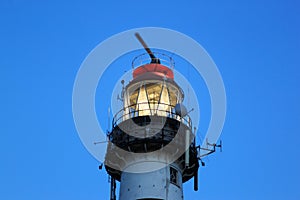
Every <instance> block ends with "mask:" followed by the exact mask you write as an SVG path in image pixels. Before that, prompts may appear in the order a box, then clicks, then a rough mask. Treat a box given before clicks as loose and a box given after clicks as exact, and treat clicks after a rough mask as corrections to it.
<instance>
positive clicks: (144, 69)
mask: <svg viewBox="0 0 300 200" xmlns="http://www.w3.org/2000/svg"><path fill="white" fill-rule="evenodd" d="M146 73H151V74H153V75H156V76H160V77H162V78H163V77H164V76H166V78H169V79H174V73H173V71H172V70H171V69H170V68H168V67H166V66H164V65H161V64H157V63H150V64H146V65H142V66H140V67H138V68H136V69H135V70H134V71H133V79H135V78H136V77H138V76H140V75H144V74H146Z"/></svg>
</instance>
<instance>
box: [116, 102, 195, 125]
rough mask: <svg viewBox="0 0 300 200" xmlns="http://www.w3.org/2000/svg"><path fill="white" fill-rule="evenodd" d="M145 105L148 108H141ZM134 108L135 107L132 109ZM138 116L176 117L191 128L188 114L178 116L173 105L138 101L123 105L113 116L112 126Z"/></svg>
mask: <svg viewBox="0 0 300 200" xmlns="http://www.w3.org/2000/svg"><path fill="white" fill-rule="evenodd" d="M145 106H147V107H148V108H143V107H145ZM134 108H136V109H134ZM140 116H162V117H168V118H171V119H176V120H177V121H179V122H181V123H183V124H185V125H186V126H188V127H189V128H191V129H192V127H193V126H192V120H191V118H190V116H189V115H186V116H180V115H178V114H176V113H175V109H174V106H172V105H170V104H164V103H159V104H157V103H148V102H143V103H138V104H133V105H130V106H128V107H124V108H123V109H121V110H120V111H119V112H117V113H116V114H115V116H114V118H113V122H112V127H113V128H114V127H116V126H117V125H118V124H120V123H121V122H123V121H125V120H128V119H132V118H134V117H140Z"/></svg>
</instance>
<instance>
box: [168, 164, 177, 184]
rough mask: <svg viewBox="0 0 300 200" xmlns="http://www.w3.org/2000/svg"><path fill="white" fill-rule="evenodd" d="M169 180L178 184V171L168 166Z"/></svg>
mask: <svg viewBox="0 0 300 200" xmlns="http://www.w3.org/2000/svg"><path fill="white" fill-rule="evenodd" d="M170 182H171V183H173V184H175V185H179V184H178V171H177V170H176V169H174V168H173V167H170Z"/></svg>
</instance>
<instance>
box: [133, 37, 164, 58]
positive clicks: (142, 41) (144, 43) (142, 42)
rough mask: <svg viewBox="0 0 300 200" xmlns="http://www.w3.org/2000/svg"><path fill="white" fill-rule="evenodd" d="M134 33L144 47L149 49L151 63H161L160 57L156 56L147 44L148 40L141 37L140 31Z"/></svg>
mask: <svg viewBox="0 0 300 200" xmlns="http://www.w3.org/2000/svg"><path fill="white" fill-rule="evenodd" d="M134 35H135V37H136V38H137V39H138V41H139V42H140V43H141V45H142V46H143V47H144V49H145V50H146V51H147V53H148V55H149V56H150V58H151V63H156V64H160V60H159V58H156V57H155V56H154V54H153V52H152V51H151V50H150V48H149V47H148V45H147V44H146V42H145V41H144V40H143V38H142V37H141V35H140V34H139V33H135V34H134Z"/></svg>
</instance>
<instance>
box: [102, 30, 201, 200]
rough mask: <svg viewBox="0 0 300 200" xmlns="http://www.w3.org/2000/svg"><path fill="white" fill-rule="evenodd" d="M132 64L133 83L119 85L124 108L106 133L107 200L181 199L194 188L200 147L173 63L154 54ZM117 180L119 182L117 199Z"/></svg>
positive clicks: (159, 54) (162, 55) (122, 82)
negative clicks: (191, 183)
mask: <svg viewBox="0 0 300 200" xmlns="http://www.w3.org/2000/svg"><path fill="white" fill-rule="evenodd" d="M136 37H137V39H138V40H139V41H140V43H141V44H142V45H143V47H144V48H145V50H146V52H147V53H145V54H142V55H139V56H137V57H135V58H134V59H133V61H132V79H131V80H130V81H128V82H125V81H121V84H122V91H121V94H120V99H121V100H122V108H121V109H120V110H119V111H117V112H116V113H113V114H114V117H113V120H112V127H111V129H110V130H109V131H108V133H107V137H108V140H109V143H108V145H107V151H106V156H105V162H104V165H105V169H106V171H107V173H108V174H109V176H110V182H111V195H110V199H111V200H116V199H119V200H183V199H184V196H183V184H184V183H185V182H187V181H188V180H190V179H192V178H193V179H194V189H195V190H198V168H199V156H198V150H199V146H198V147H197V146H196V140H195V135H196V129H195V128H194V127H193V119H192V118H191V117H190V116H189V112H190V111H188V110H187V109H186V106H185V105H184V104H183V102H184V99H185V91H183V89H182V88H181V87H180V85H179V84H178V83H177V82H176V77H174V61H173V59H172V58H171V57H170V56H168V55H166V54H163V53H154V52H152V51H151V50H150V49H149V48H148V47H147V45H146V43H145V42H144V41H143V39H142V37H141V36H140V35H139V34H138V33H136ZM116 181H118V182H120V188H119V197H118V198H117V197H116Z"/></svg>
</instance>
